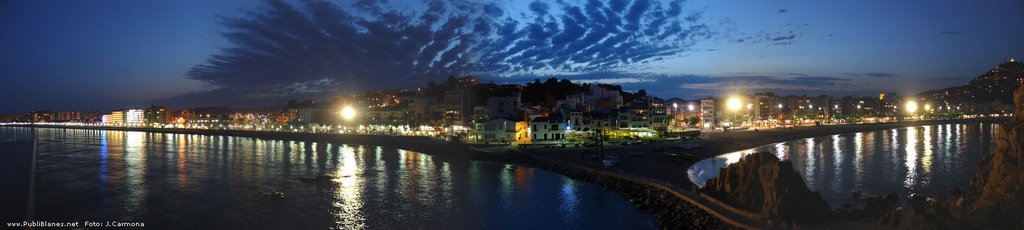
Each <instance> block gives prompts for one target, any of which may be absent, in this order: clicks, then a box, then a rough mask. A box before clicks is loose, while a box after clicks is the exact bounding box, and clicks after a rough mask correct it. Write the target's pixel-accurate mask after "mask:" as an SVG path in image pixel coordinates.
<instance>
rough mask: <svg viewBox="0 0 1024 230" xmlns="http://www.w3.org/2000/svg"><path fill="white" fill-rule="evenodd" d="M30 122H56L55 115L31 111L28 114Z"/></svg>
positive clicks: (47, 112)
mask: <svg viewBox="0 0 1024 230" xmlns="http://www.w3.org/2000/svg"><path fill="white" fill-rule="evenodd" d="M29 117H30V118H31V119H32V122H53V121H57V113H54V112H50V111H32V112H31V113H29Z"/></svg>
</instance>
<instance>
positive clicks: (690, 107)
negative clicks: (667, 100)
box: [686, 104, 693, 112]
mask: <svg viewBox="0 0 1024 230" xmlns="http://www.w3.org/2000/svg"><path fill="white" fill-rule="evenodd" d="M686 110H689V111H690V112H693V104H689V105H686Z"/></svg>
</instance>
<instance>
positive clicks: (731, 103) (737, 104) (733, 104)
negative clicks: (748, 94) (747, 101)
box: [725, 97, 743, 112]
mask: <svg viewBox="0 0 1024 230" xmlns="http://www.w3.org/2000/svg"><path fill="white" fill-rule="evenodd" d="M742 107H743V101H741V100H740V98H738V97H731V98H729V100H726V101H725V108H726V109H729V111H733V112H735V111H739V110H740V109H741V108H742Z"/></svg>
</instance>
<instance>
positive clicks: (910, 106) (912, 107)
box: [903, 101, 917, 117]
mask: <svg viewBox="0 0 1024 230" xmlns="http://www.w3.org/2000/svg"><path fill="white" fill-rule="evenodd" d="M903 110H904V111H907V114H910V116H911V117H913V116H914V113H917V102H916V101H908V102H907V103H906V104H905V105H903Z"/></svg>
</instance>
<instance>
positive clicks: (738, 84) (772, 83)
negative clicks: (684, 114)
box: [679, 76, 850, 92]
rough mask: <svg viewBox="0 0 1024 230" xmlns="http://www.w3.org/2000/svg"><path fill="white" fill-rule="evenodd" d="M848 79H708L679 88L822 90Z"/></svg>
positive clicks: (766, 77)
mask: <svg viewBox="0 0 1024 230" xmlns="http://www.w3.org/2000/svg"><path fill="white" fill-rule="evenodd" d="M849 81H850V79H846V78H838V77H823V76H795V77H776V76H732V77H708V78H707V79H705V80H704V81H703V82H694V83H682V84H680V85H679V88H683V89H692V90H719V91H748V92H749V91H759V90H760V91H772V90H823V89H826V88H836V86H841V85H846V84H849Z"/></svg>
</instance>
